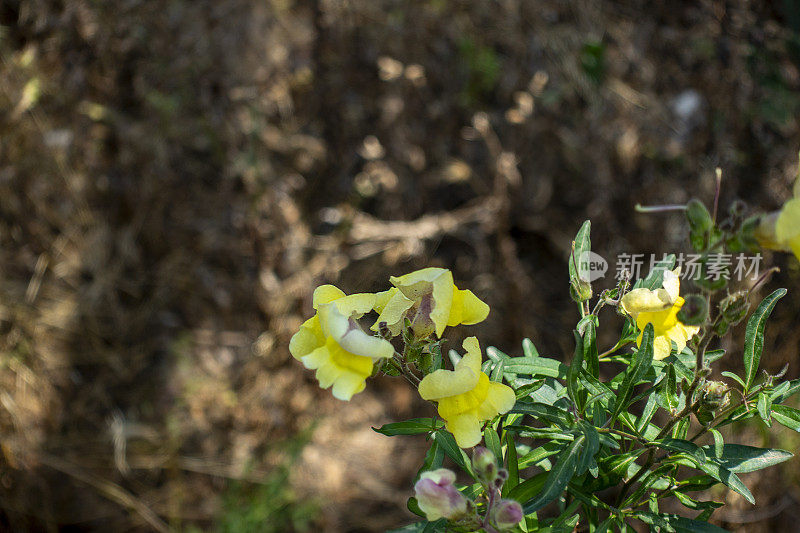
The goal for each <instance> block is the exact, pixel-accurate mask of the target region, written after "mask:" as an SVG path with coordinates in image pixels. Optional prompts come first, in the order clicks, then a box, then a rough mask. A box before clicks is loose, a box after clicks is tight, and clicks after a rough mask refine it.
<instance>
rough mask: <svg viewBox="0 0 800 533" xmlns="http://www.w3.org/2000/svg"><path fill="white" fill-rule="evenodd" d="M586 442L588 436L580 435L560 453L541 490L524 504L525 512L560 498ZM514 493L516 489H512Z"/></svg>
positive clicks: (536, 509) (573, 472)
mask: <svg viewBox="0 0 800 533" xmlns="http://www.w3.org/2000/svg"><path fill="white" fill-rule="evenodd" d="M585 443H586V436H585V435H580V436H578V437H576V438H575V440H573V441H572V443H571V444H570V445H569V446H568V447H567V448H565V449H564V450H563V451H562V452H561V453H559V454H558V458H557V461H556V464H555V465H554V466H553V468H552V470H550V472H549V473H548V475H547V480H546V481H545V483H544V486H543V487H542V490H541V492H540V493H539V494H538V495H537V496H536V497H534V498H531V499H529V500H528V501H527V502H526V503H525V504H524V505H523V508H524V511H525V514H529V513H533V512H536V511H538V510H539V509H541V508H542V507H544V506H545V505H547V504H548V503H550V502H552V501H553V500H555V499H556V498H558V497H559V496H560V495H561V493H562V492H564V489H565V488H567V485H568V484H569V482H570V480H571V479H572V476H574V475H575V470H576V469H577V467H578V462H579V461H580V459H581V457H582V456H583V447H584V445H585ZM511 492H512V494H513V492H514V491H511Z"/></svg>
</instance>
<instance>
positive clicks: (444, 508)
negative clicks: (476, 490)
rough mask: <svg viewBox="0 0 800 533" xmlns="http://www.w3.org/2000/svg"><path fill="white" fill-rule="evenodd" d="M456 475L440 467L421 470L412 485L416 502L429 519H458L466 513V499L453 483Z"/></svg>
mask: <svg viewBox="0 0 800 533" xmlns="http://www.w3.org/2000/svg"><path fill="white" fill-rule="evenodd" d="M455 480H456V475H455V474H454V473H453V472H452V471H450V470H448V469H446V468H440V469H438V470H432V471H429V472H423V473H422V475H421V476H420V478H419V481H417V483H416V484H415V485H414V493H415V496H416V498H417V504H418V505H419V508H420V509H421V510H422V512H424V513H425V516H426V518H427V519H428V520H429V521H434V520H439V519H440V518H447V519H458V518H460V517H463V516H464V515H465V514H466V513H467V500H466V498H464V496H463V495H462V494H461V493H460V492H458V489H457V488H456V487H455V485H453V483H454V482H455Z"/></svg>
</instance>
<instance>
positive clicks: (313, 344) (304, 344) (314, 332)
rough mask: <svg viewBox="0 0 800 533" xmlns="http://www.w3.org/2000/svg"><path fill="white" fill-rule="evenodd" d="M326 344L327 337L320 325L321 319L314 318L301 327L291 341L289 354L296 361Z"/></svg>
mask: <svg viewBox="0 0 800 533" xmlns="http://www.w3.org/2000/svg"><path fill="white" fill-rule="evenodd" d="M324 344H325V335H323V333H322V328H321V327H320V324H319V318H317V316H316V315H315V316H312V317H311V318H309V319H308V320H306V321H305V322H303V325H302V326H300V329H299V330H298V331H297V333H295V334H294V335H293V336H292V339H291V340H290V341H289V353H291V354H292V357H294V358H295V359H300V358H302V357H303V356H304V355H308V354H309V353H311V352H313V351H314V350H316V349H317V348H319V347H320V346H323V345H324Z"/></svg>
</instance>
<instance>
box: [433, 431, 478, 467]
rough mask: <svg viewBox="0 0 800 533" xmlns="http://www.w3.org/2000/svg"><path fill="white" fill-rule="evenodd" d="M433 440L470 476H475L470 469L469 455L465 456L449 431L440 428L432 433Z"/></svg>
mask: <svg viewBox="0 0 800 533" xmlns="http://www.w3.org/2000/svg"><path fill="white" fill-rule="evenodd" d="M433 440H434V441H435V442H436V443H437V444H438V445H439V446H440V447H441V448H442V450H444V453H445V454H447V456H448V457H449V458H450V459H452V460H453V461H455V463H456V464H457V465H458V466H460V467H461V468H462V469H463V470H464V471H465V472H467V473H468V474H469V475H470V476H472V477H473V478H474V477H475V474H474V472H473V471H472V462H471V461H470V460H469V457H467V454H466V453H464V450H462V449H461V448H459V447H458V444H456V439H455V437H453V435H452V434H451V433H450V432H448V431H446V430H444V429H440V430H438V431H436V432H435V433H434V434H433Z"/></svg>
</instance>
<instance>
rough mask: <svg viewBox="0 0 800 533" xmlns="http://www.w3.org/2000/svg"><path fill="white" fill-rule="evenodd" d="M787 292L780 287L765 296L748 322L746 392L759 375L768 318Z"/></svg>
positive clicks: (745, 351)
mask: <svg viewBox="0 0 800 533" xmlns="http://www.w3.org/2000/svg"><path fill="white" fill-rule="evenodd" d="M785 294H786V289H778V290H776V291H775V292H773V293H772V294H770V295H769V296H767V297H766V298H764V300H763V301H762V302H761V303H760V304H758V307H757V308H756V310H755V311H754V312H753V316H751V317H750V320H749V321H748V322H747V330H746V331H745V337H744V375H745V392H747V391H748V390H750V387H751V386H752V385H753V382H754V381H755V379H756V376H758V367H759V364H760V363H761V352H762V351H763V350H764V328H765V327H766V325H767V318H769V315H770V313H772V309H773V308H774V307H775V304H776V303H778V300H780V299H781V298H783V296H784V295H785Z"/></svg>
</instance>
